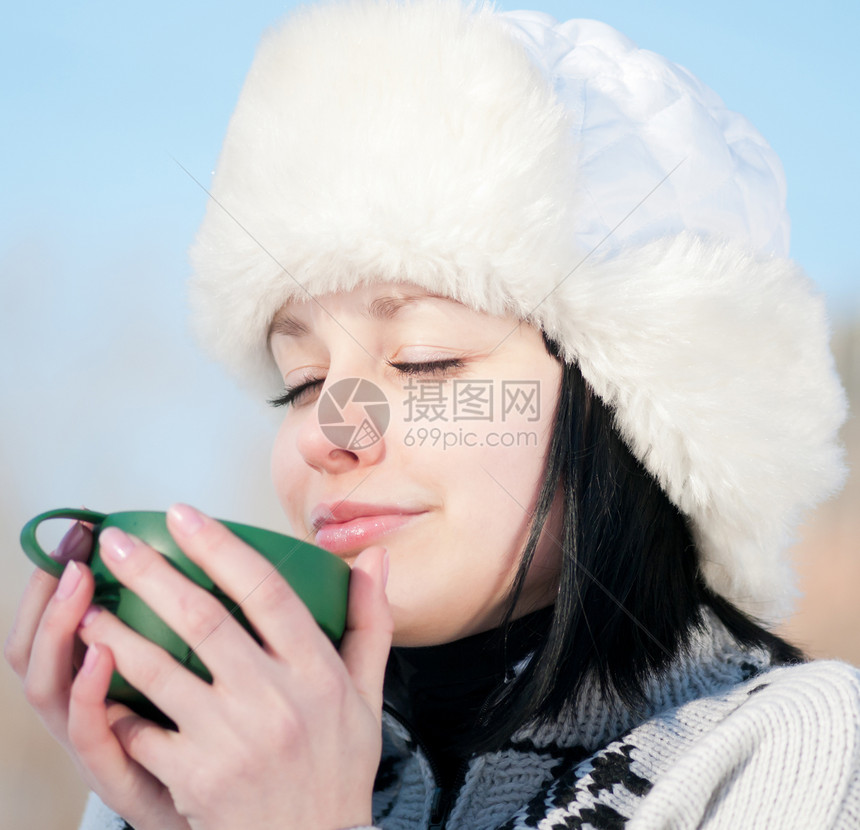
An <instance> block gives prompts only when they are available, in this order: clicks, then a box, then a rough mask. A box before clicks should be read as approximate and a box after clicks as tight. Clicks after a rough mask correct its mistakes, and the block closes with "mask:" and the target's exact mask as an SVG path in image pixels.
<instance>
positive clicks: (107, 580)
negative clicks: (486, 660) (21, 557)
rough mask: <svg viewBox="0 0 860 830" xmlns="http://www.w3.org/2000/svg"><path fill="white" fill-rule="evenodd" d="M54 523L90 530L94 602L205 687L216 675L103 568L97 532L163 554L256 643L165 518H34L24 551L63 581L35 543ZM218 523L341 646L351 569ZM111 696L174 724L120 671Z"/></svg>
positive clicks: (281, 539)
mask: <svg viewBox="0 0 860 830" xmlns="http://www.w3.org/2000/svg"><path fill="white" fill-rule="evenodd" d="M49 519H76V520H77V521H81V522H88V523H91V524H92V525H93V549H92V552H91V554H90V559H89V562H88V564H89V566H90V569H91V570H92V573H93V578H94V580H95V594H94V596H93V603H94V604H96V605H100V606H102V607H103V608H106V609H107V610H109V611H110V612H111V613H113V614H115V615H116V616H117V617H118V618H119V619H120V620H122V621H123V622H124V623H125V624H126V625H127V626H128V627H129V628H131V629H133V630H134V631H137V632H138V633H139V634H141V635H142V636H144V637H146V638H147V639H148V640H151V641H152V642H154V643H157V644H158V645H159V646H161V647H162V648H163V649H164V650H165V651H167V652H169V653H170V654H171V655H173V657H175V658H176V659H177V660H178V661H179V662H180V663H182V665H184V666H186V667H187V668H188V669H190V670H191V671H193V672H194V673H195V674H196V675H198V676H199V677H202V678H203V679H204V680H206V681H207V682H211V681H212V675H211V674H210V673H209V671H208V670H207V669H206V666H204V665H203V663H202V662H201V661H200V658H199V657H198V656H197V655H196V654H195V652H194V649H193V648H192V647H191V646H189V645H188V644H187V643H186V642H185V641H184V640H182V639H181V638H180V637H179V635H178V634H176V632H174V631H173V629H171V628H170V627H169V626H168V625H166V624H165V623H164V622H163V621H162V619H161V618H160V617H159V616H157V615H156V614H155V612H154V611H152V609H151V608H150V607H149V606H148V605H146V604H145V603H144V602H143V601H142V600H141V599H140V598H139V597H138V596H137V594H135V593H134V592H132V591H131V590H129V589H128V588H126V587H125V586H124V585H123V584H122V583H121V582H119V581H118V580H117V579H116V577H115V576H114V575H113V574H112V573H111V572H110V571H109V570H108V568H107V567H106V566H105V564H104V562H103V561H102V557H101V552H100V550H99V544H98V539H99V535H100V534H101V532H102V531H103V530H104V529H105V528H108V527H118V528H120V529H121V530H123V531H125V532H126V533H129V534H131V535H133V536H136V537H137V538H138V539H141V540H142V541H144V542H146V544H148V545H149V546H150V547H151V548H153V549H154V550H156V551H158V552H159V553H161V554H162V555H163V556H164V557H165V558H166V559H167V560H168V561H169V562H170V563H171V564H172V565H173V566H174V567H175V568H176V569H177V570H178V571H180V572H181V573H183V574H184V575H185V576H186V577H188V578H189V579H190V580H192V581H193V582H195V583H197V584H198V585H200V586H201V587H203V588H205V589H206V590H207V591H209V592H210V593H211V594H212V595H213V596H215V597H216V598H217V599H218V600H220V602H221V603H222V604H223V605H224V607H225V608H226V609H227V611H228V612H229V613H230V614H232V615H233V616H234V617H235V618H236V619H237V620H238V621H239V622H240V623H241V624H242V625H243V626H244V627H245V628H246V629H247V630H248V631H249V632H250V633H251V635H252V636H253V637H254V638H255V639H256V640H258V641H259V637H258V636H257V634H256V632H255V631H254V629H253V628H252V626H251V624H250V623H249V622H248V620H247V619H246V618H245V615H244V614H243V613H242V610H241V608H240V607H239V606H238V605H237V604H236V602H235V601H234V600H232V599H231V598H230V597H228V596H227V595H226V594H225V593H224V592H223V591H222V590H221V589H220V588H219V587H218V586H217V585H215V584H214V582H213V581H212V580H211V579H210V578H209V577H208V576H207V575H206V574H205V573H204V572H203V571H202V570H201V569H200V568H199V567H198V566H197V565H195V564H194V563H193V562H192V561H191V560H190V559H189V558H188V557H187V556H186V555H185V554H184V553H183V552H182V551H181V550H180V549H179V547H178V546H177V544H176V542H174V540H173V537H172V536H171V535H170V532H169V531H168V530H167V524H166V514H164V513H158V512H148V511H130V512H124V513H111V514H104V513H96V512H95V511H93V510H74V509H59V510H49V511H47V512H46V513H41V514H40V515H38V516H36V517H34V518H33V519H31V520H30V521H29V522H27V524H25V525H24V528H23V530H22V531H21V547H23V548H24V552H25V553H26V554H27V556H29V557H30V559H31V560H32V561H33V562H34V563H35V564H36V565H38V566H39V567H40V568H42V570H45V571H47V572H48V573H50V574H52V575H53V576H57V577H59V576H60V575H61V574H62V572H63V569H64V567H65V565H64V564H63V563H62V562H60V561H58V560H56V559H54V558H53V557H51V556H49V555H48V554H47V553H45V551H44V550H42V548H41V546H40V545H39V543H38V541H37V539H36V529H37V528H38V527H39V525H40V524H41V523H42V522H44V521H47V520H49ZM219 521H220V520H219ZM221 524H223V525H224V526H225V527H226V528H227V529H228V530H229V531H230V532H231V533H233V534H234V535H235V536H237V537H238V538H239V539H241V540H242V541H243V542H245V543H247V544H248V545H250V546H251V547H252V548H254V549H255V550H257V551H259V552H260V553H261V554H262V555H263V556H265V557H266V559H268V560H269V562H271V563H272V566H273V568H274V569H275V570H276V571H277V572H278V573H280V575H281V576H282V577H283V578H284V579H285V580H286V581H287V582H288V583H289V584H290V585H291V586H292V588H293V590H294V591H295V592H296V593H297V594H298V596H299V598H300V599H301V600H302V601H303V602H304V603H305V605H306V606H307V607H308V609H309V610H310V612H311V614H312V615H313V617H314V619H315V620H316V621H317V623H318V624H319V626H320V628H322V630H323V631H324V632H325V633H326V634H327V635H328V637H329V639H330V640H331V641H332V642H333V643H335V644H337V643H338V642H339V641H340V638H341V636H342V635H343V631H344V627H345V625H346V602H347V592H348V589H349V566H348V565H347V564H346V563H345V562H344V561H343V560H342V559H339V558H338V557H337V556H335V555H334V554H331V553H329V552H328V551H325V550H323V549H322V548H318V547H316V545H311V544H309V543H307V542H302V541H299V540H298V539H294V538H292V537H290V536H285V535H283V534H281V533H275V532H274V531H271V530H263V529H262V528H259V527H252V526H250V525H243V524H237V523H236V522H223V521H222V522H221ZM108 697H109V698H110V699H111V700H117V701H120V702H122V703H124V704H126V705H127V706H129V707H130V708H131V709H133V710H134V711H136V712H138V713H139V714H142V715H145V716H146V717H149V718H153V719H155V720H158V721H161V722H167V723H168V724H169V719H168V718H167V717H166V716H165V715H164V714H163V713H162V712H160V711H159V710H158V709H157V708H156V707H155V706H154V705H153V704H152V703H151V702H150V701H149V700H147V698H146V697H145V696H144V695H143V694H141V693H140V692H139V691H138V690H137V689H135V688H134V687H133V686H131V685H130V684H129V683H127V682H126V681H125V680H124V679H123V678H122V677H121V676H120V675H119V674H118V673H117V672H114V676H113V678H112V679H111V684H110V689H109V690H108Z"/></svg>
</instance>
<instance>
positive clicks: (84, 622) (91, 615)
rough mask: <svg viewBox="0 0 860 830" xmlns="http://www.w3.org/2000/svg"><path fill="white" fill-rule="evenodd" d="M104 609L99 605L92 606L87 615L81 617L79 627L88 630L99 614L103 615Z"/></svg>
mask: <svg viewBox="0 0 860 830" xmlns="http://www.w3.org/2000/svg"><path fill="white" fill-rule="evenodd" d="M101 612H102V609H101V608H100V607H99V606H98V605H91V606H90V607H89V608H87V613H86V614H84V616H83V617H81V622H80V624H79V625H78V627H79V628H86V627H87V626H88V625H89V624H90V623H91V622H92V621H93V620H94V619H95V618H96V617H97V616H98V615H99V614H101Z"/></svg>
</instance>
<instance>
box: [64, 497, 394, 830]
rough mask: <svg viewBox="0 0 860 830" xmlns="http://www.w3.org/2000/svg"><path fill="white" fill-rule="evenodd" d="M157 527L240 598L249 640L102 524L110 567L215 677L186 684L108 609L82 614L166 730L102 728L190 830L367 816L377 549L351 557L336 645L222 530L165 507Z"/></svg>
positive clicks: (383, 603) (386, 642) (379, 565)
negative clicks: (168, 723) (165, 794)
mask: <svg viewBox="0 0 860 830" xmlns="http://www.w3.org/2000/svg"><path fill="white" fill-rule="evenodd" d="M168 527H169V529H170V532H171V533H172V535H173V537H174V538H175V539H176V542H177V543H178V544H179V546H180V547H181V548H182V550H183V551H184V552H185V553H186V554H187V555H188V557H189V558H190V559H192V560H193V561H194V562H196V563H197V564H198V565H200V567H202V568H203V570H204V571H206V572H207V574H208V575H209V576H210V577H211V578H212V579H213V580H214V581H215V583H216V584H217V585H219V586H220V587H221V588H222V590H224V591H225V592H226V593H227V594H228V595H229V596H230V597H231V598H232V599H234V600H235V601H236V602H237V603H241V606H242V611H243V612H244V614H245V616H246V617H247V619H248V621H249V622H250V623H251V625H253V627H254V629H255V631H256V632H257V634H258V635H259V637H260V639H261V641H262V645H259V644H258V643H257V642H255V640H254V639H253V638H252V637H251V636H250V634H248V633H247V632H246V631H245V629H244V628H243V627H242V626H241V625H240V624H239V623H238V622H237V621H236V620H235V618H233V617H232V616H231V615H230V614H229V613H228V612H227V611H226V610H225V608H224V606H223V605H221V603H220V602H218V601H217V600H216V599H215V598H213V597H212V596H211V595H210V594H208V593H207V592H206V591H204V590H203V589H201V588H199V587H198V586H196V585H194V584H193V583H192V582H191V581H189V580H188V579H186V578H185V577H184V576H183V575H182V574H180V573H179V572H178V571H177V570H176V569H175V568H174V567H172V566H171V565H170V564H169V563H168V562H167V561H166V560H165V559H164V558H163V557H162V556H160V555H159V554H157V553H155V552H154V551H153V550H152V549H151V548H149V547H147V546H146V545H144V544H143V543H141V542H140V541H139V540H137V539H134V538H131V537H129V536H126V535H125V534H124V533H122V531H118V530H117V529H115V528H110V529H107V530H105V531H104V532H103V533H102V535H101V538H100V545H101V550H102V558H103V559H104V561H105V562H106V563H107V565H108V567H109V568H110V569H111V571H112V572H113V573H114V574H115V575H116V576H117V577H118V578H119V579H120V581H122V582H123V583H124V584H126V585H127V586H128V587H129V588H131V590H133V591H134V592H135V593H137V594H139V595H140V596H141V598H142V599H143V600H144V601H145V602H146V603H147V604H149V605H150V606H151V607H152V608H153V610H154V611H155V612H156V613H157V614H158V615H159V616H161V617H162V618H163V619H164V620H165V622H167V624H168V625H170V626H171V627H172V628H173V629H174V630H175V631H176V632H177V633H178V634H179V635H180V636H181V637H182V638H183V639H184V640H185V641H186V642H188V643H191V644H193V645H194V646H195V649H196V652H197V653H198V655H199V657H200V659H201V660H202V661H203V663H204V664H205V665H206V666H207V668H208V669H209V671H210V672H211V674H212V676H213V682H212V684H211V685H210V684H208V683H206V682H205V681H203V680H201V679H199V678H198V677H197V676H196V675H194V674H192V673H191V672H190V671H188V670H186V669H185V668H183V667H182V666H180V665H178V664H177V662H176V661H175V660H174V659H173V658H172V657H170V656H169V655H168V654H167V653H166V652H164V651H162V650H161V649H160V648H158V647H157V646H155V645H154V644H152V643H150V642H149V641H147V640H145V639H143V638H142V637H140V636H139V635H137V634H136V633H134V632H133V631H131V630H130V629H129V628H127V627H126V626H124V625H123V624H122V623H120V622H119V620H117V619H116V618H115V617H114V616H113V615H111V614H110V613H109V612H107V611H97V610H92V611H90V612H88V614H87V615H86V617H85V619H84V624H83V627H82V629H81V632H80V636H81V638H82V639H83V640H84V641H85V642H87V643H90V644H99V645H100V646H105V647H107V648H109V649H110V651H111V652H112V653H113V654H114V655H115V656H116V662H117V667H118V670H119V672H120V673H121V674H122V675H123V676H124V677H125V678H126V679H127V680H128V681H129V682H130V683H131V684H132V685H133V686H135V687H136V688H138V689H140V691H141V692H143V693H144V694H145V695H146V696H147V697H148V698H149V699H150V700H152V702H153V703H155V705H156V706H158V707H159V708H160V709H161V710H162V711H163V712H164V713H165V714H167V715H168V716H169V717H170V718H171V719H172V720H173V721H174V722H175V723H176V724H177V726H178V730H179V731H178V732H173V731H169V730H165V729H162V728H161V727H159V726H157V725H156V724H154V723H152V722H151V721H148V720H145V719H143V718H141V717H138V716H137V715H133V714H131V713H127V714H126V715H125V716H124V717H123V718H121V719H119V720H117V721H116V722H115V723H114V724H113V730H114V732H115V733H116V735H117V736H118V738H119V741H120V743H121V745H122V747H123V748H124V749H125V751H126V752H127V753H128V755H129V756H130V757H131V758H133V759H135V761H137V762H138V763H139V764H140V765H141V766H142V767H144V768H145V769H146V770H148V771H149V772H150V773H151V774H152V775H153V776H154V778H155V779H157V780H159V781H163V782H164V784H165V785H166V786H167V788H168V790H169V792H170V795H171V797H172V799H173V803H175V805H176V807H177V810H178V811H179V813H180V814H181V815H182V816H184V817H185V818H187V820H188V822H189V824H190V825H191V826H192V827H194V828H206V829H207V830H217V828H235V827H254V828H268V827H272V828H278V830H287V828H302V830H306V829H307V828H309V827H313V828H319V830H326V828H330V830H338V828H343V827H351V826H355V825H360V824H369V823H371V796H372V790H373V781H374V777H375V773H376V768H377V765H378V763H379V756H380V751H381V712H382V681H383V676H384V672H385V664H386V660H387V656H388V651H389V648H390V645H391V631H392V621H391V615H390V611H389V608H388V603H387V600H386V598H385V592H384V583H385V573H384V571H385V569H386V567H387V564H386V563H387V557H386V555H385V552H384V550H383V549H381V548H369V549H368V550H366V551H364V552H363V553H362V554H361V555H360V556H359V557H358V558H357V559H356V561H355V564H354V566H353V569H352V578H351V581H350V595H349V609H348V615H347V630H346V632H345V634H344V637H343V640H342V644H341V649H340V654H338V652H337V651H336V650H335V649H334V647H333V646H332V644H331V643H330V642H329V640H328V639H327V637H326V636H325V635H324V634H323V632H322V631H321V630H320V628H319V627H318V626H317V624H316V622H315V621H314V620H313V617H312V616H311V614H310V612H309V611H308V610H307V608H306V607H305V606H304V604H303V603H302V602H301V600H299V599H298V597H297V596H296V594H295V593H294V592H293V590H292V589H291V588H290V586H289V585H288V584H287V583H286V582H285V581H284V580H283V579H282V578H281V577H280V575H279V574H278V573H277V572H275V571H273V568H272V565H271V564H270V563H269V562H268V561H267V560H266V559H265V558H264V557H263V556H261V555H260V554H259V553H257V552H256V551H254V550H253V549H251V548H250V547H248V546H247V545H245V544H244V543H243V542H241V541H239V540H238V539H236V537H235V536H233V535H232V534H231V533H229V532H228V531H227V530H226V528H224V527H223V526H222V525H221V524H219V523H218V522H215V521H213V520H212V519H209V518H207V517H205V516H203V515H202V514H200V513H198V512H197V511H195V510H193V509H192V508H189V507H185V506H177V507H174V508H172V509H171V510H170V511H169V513H168Z"/></svg>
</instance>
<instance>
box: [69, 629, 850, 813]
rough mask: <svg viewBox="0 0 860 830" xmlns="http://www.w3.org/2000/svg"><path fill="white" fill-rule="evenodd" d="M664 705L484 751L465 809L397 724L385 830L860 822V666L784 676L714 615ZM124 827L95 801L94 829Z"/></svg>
mask: <svg viewBox="0 0 860 830" xmlns="http://www.w3.org/2000/svg"><path fill="white" fill-rule="evenodd" d="M648 700H649V707H650V709H651V714H650V715H649V716H648V717H645V718H644V719H643V718H642V717H641V716H640V717H639V719H638V722H637V719H636V718H634V716H633V715H632V714H631V713H630V712H629V710H627V709H625V707H623V706H621V705H620V704H618V703H617V702H613V701H606V699H605V698H597V697H596V696H594V697H593V698H592V699H590V702H589V704H588V705H584V706H581V707H579V708H578V709H577V711H575V712H569V713H567V714H566V715H565V716H564V717H562V718H560V719H559V720H558V721H557V722H556V723H554V724H552V725H551V726H544V727H542V728H540V729H536V728H526V729H523V730H521V731H520V732H518V733H517V734H515V735H514V736H513V737H512V738H511V740H510V741H508V742H507V744H506V745H505V746H503V747H502V748H501V749H500V750H499V751H497V752H490V753H485V754H482V755H478V756H477V757H473V758H472V759H471V760H470V761H469V763H468V767H467V769H466V770H465V776H464V777H463V778H462V786H460V787H459V789H458V791H457V793H456V797H452V798H450V799H448V798H446V797H445V795H446V794H444V793H441V792H440V791H439V790H438V788H437V787H436V784H435V780H434V773H433V768H432V765H431V762H430V760H429V759H428V758H427V757H426V755H425V753H424V752H423V751H422V749H421V747H420V746H419V745H418V744H417V742H416V740H415V738H414V737H413V735H412V734H410V732H409V731H408V730H407V729H406V728H405V727H404V726H403V725H402V724H401V723H400V722H398V721H397V720H395V719H394V718H392V717H391V716H390V715H386V716H385V717H384V728H385V729H384V747H383V758H382V762H381V764H380V768H379V773H378V775H377V788H376V792H375V794H374V816H375V822H376V826H377V827H380V828H383V829H384V830H418V828H430V827H442V826H444V827H446V828H447V830H490V828H499V829H500V830H526V829H527V828H535V830H562V828H620V827H622V826H624V827H627V828H629V830H646V828H673V830H674V828H678V829H679V830H680V828H693V827H707V828H712V829H715V828H726V830H736V828H780V830H788V829H789V828H798V830H799V828H804V830H811V829H812V828H839V830H843V829H844V830H849V828H850V829H852V830H856V828H860V671H858V670H857V669H856V668H854V667H852V666H849V665H846V664H843V663H838V662H825V661H819V662H812V663H806V664H803V665H795V666H789V667H772V666H771V665H770V663H769V659H768V657H767V655H766V654H764V653H763V652H760V651H757V650H756V651H745V650H742V649H739V648H738V647H737V645H736V644H735V643H734V641H733V640H732V639H731V638H730V637H729V636H728V634H727V633H726V632H725V631H724V630H723V629H722V627H721V626H719V625H718V624H717V623H715V622H713V621H712V624H711V627H710V630H709V631H708V632H707V633H703V634H701V635H699V636H697V638H696V639H695V641H694V642H693V644H692V647H691V648H690V649H689V650H688V652H687V654H686V655H685V656H683V657H682V658H679V659H678V660H676V661H675V663H674V664H673V666H672V668H671V669H670V670H669V671H667V672H665V673H664V674H663V675H662V676H661V678H660V680H659V682H658V681H655V682H654V683H652V684H651V686H650V688H649V691H648ZM124 826H125V825H124V822H123V821H122V819H120V818H119V817H118V816H116V815H115V814H114V813H112V812H111V811H109V810H107V809H106V808H105V807H104V805H102V804H101V802H100V801H99V800H98V799H97V798H96V797H95V796H92V797H91V799H90V802H89V803H88V805H87V810H86V813H85V815H84V819H83V823H82V824H81V830H121V828H123V827H124ZM308 830H317V829H316V828H308Z"/></svg>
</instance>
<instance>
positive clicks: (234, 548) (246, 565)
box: [167, 504, 336, 662]
mask: <svg viewBox="0 0 860 830" xmlns="http://www.w3.org/2000/svg"><path fill="white" fill-rule="evenodd" d="M167 518H168V522H167V524H168V528H169V530H170V532H171V534H172V535H173V538H174V539H176V542H177V544H178V545H179V546H180V547H181V548H182V550H183V551H185V553H186V554H187V555H188V557H189V558H190V559H192V560H193V561H194V562H196V563H197V564H198V565H200V567H202V568H203V569H204V570H205V571H206V573H207V574H209V576H210V577H211V578H212V579H213V580H214V581H215V583H216V584H217V585H218V586H219V587H221V589H222V590H223V591H224V592H225V593H227V594H228V595H229V596H230V597H231V598H232V599H233V600H235V601H236V603H237V604H238V605H239V606H240V607H241V609H242V612H243V613H244V614H245V616H246V617H247V618H248V621H249V622H250V623H251V625H253V626H254V629H255V630H256V632H257V634H259V636H260V637H261V638H262V640H263V642H264V643H265V644H266V645H267V646H268V648H269V649H270V650H271V651H272V652H274V653H275V654H277V655H280V656H289V658H290V661H291V662H300V661H302V660H304V659H308V658H310V657H319V656H321V655H324V659H329V658H335V657H336V654H335V652H334V649H332V648H331V646H330V644H328V639H327V638H326V637H325V635H324V634H323V633H322V631H321V630H320V628H319V626H318V625H317V624H316V621H315V620H314V618H313V616H312V615H311V613H310V611H308V609H307V607H306V606H305V604H304V603H303V602H302V601H301V599H299V597H298V596H297V594H296V592H295V591H294V590H293V589H292V588H291V587H290V586H289V585H288V584H287V581H286V580H285V579H284V578H283V577H282V576H281V575H280V574H279V573H278V571H277V569H276V568H275V567H274V566H273V565H272V563H271V562H269V560H268V559H266V558H265V557H264V556H263V555H262V554H260V553H258V552H257V551H255V550H254V549H253V548H252V547H250V546H249V545H246V544H245V543H244V542H242V541H241V540H239V539H237V538H236V537H235V536H234V535H233V534H232V533H230V531H229V530H227V528H226V527H224V525H222V524H221V523H220V522H217V521H215V520H214V519H210V518H209V517H208V516H205V515H204V514H202V513H200V512H199V511H197V510H195V509H194V508H192V507H189V506H188V505H184V504H181V505H174V506H173V507H171V508H170V510H169V511H168V514H167ZM321 646H322V649H321Z"/></svg>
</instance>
